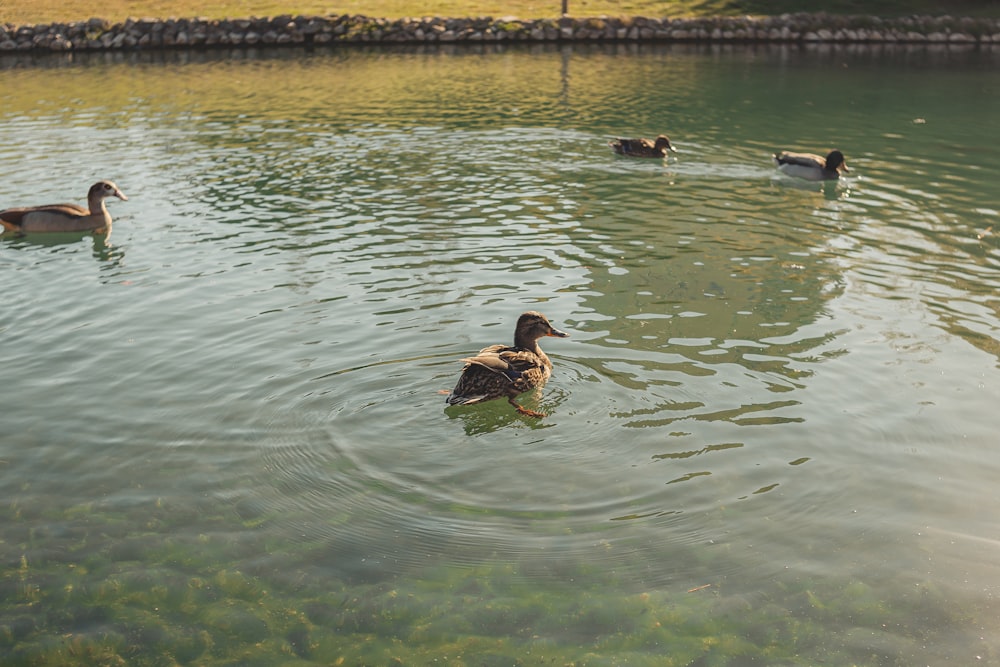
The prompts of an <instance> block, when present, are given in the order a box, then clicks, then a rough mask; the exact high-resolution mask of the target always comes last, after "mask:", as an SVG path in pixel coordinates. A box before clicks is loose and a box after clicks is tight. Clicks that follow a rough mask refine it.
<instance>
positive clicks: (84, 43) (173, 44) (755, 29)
mask: <svg viewBox="0 0 1000 667" xmlns="http://www.w3.org/2000/svg"><path fill="white" fill-rule="evenodd" d="M560 41H584V42H588V41H595V42H596V41H662V42H723V43H733V42H779V43H805V44H810V43H875V44H879V43H882V44H893V43H906V44H921V43H926V44H955V45H965V46H969V45H988V46H992V45H994V44H996V45H997V46H998V48H1000V19H992V18H968V17H952V16H940V17H932V16H910V17H903V18H892V19H888V18H878V17H872V16H837V15H829V14H785V15H782V16H770V17H741V18H728V17H727V18H723V17H719V18H697V19H671V18H662V19H657V18H647V17H597V18H571V17H563V18H559V19H533V20H522V19H518V18H513V17H503V18H487V17H484V18H466V19H456V18H436V17H431V18H412V19H395V20H390V19H382V18H372V17H368V16H360V15H355V16H348V15H343V16H290V15H286V16H277V17H273V18H249V19H226V20H208V19H175V18H168V19H128V20H126V21H125V22H123V23H115V24H112V23H111V22H109V21H106V20H104V19H99V18H92V19H90V20H87V21H78V22H73V23H53V24H42V25H33V26H27V25H25V26H15V25H11V24H0V53H2V52H26V51H57V52H58V51H122V50H132V51H135V50H147V49H149V50H157V49H183V48H213V47H239V46H263V45H275V46H280V45H296V46H302V45H325V44H338V43H361V44H377V43H385V44H399V43H411V44H412V43H417V44H425V43H482V42H492V43H496V42H560Z"/></svg>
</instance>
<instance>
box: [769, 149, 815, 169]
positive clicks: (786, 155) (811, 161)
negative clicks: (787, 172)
mask: <svg viewBox="0 0 1000 667" xmlns="http://www.w3.org/2000/svg"><path fill="white" fill-rule="evenodd" d="M774 162H775V164H777V165H778V166H779V167H780V166H781V165H794V166H796V167H807V168H810V169H825V168H826V159H825V158H823V157H821V156H819V155H813V154H812V153H792V152H790V151H782V152H780V153H775V155H774Z"/></svg>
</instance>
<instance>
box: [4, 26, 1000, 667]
mask: <svg viewBox="0 0 1000 667" xmlns="http://www.w3.org/2000/svg"><path fill="white" fill-rule="evenodd" d="M6 58H7V59H4V60H0V67H2V69H0V88H2V89H3V90H4V91H5V92H6V95H5V97H6V98H7V99H6V100H5V104H4V107H3V109H2V110H0V126H2V127H3V130H4V131H3V136H4V142H3V143H2V145H0V158H2V159H0V165H2V166H0V174H2V182H3V185H2V186H0V207H7V206H14V205H24V204H31V203H48V202H51V201H64V200H74V201H79V200H81V199H82V197H83V196H84V194H85V192H86V189H87V187H89V185H90V184H91V183H92V182H93V181H95V180H98V179H99V178H110V179H113V180H115V181H116V182H117V183H118V185H119V186H120V187H121V188H122V189H123V190H124V192H125V193H126V194H127V195H128V196H129V201H128V202H119V201H117V200H115V201H112V202H111V204H110V208H111V211H112V215H113V216H114V217H115V225H114V229H113V232H112V234H111V235H110V236H109V237H108V238H103V237H93V236H89V235H81V234H76V235H51V236H37V237H34V236H29V237H18V236H12V235H10V234H8V235H5V236H3V237H2V238H0V275H2V277H3V281H4V283H5V284H6V286H7V289H6V292H5V297H4V304H3V307H2V310H0V313H2V318H0V331H2V334H3V341H4V349H5V355H4V377H5V379H6V381H5V382H4V383H3V384H2V387H0V404H2V405H3V406H4V414H3V419H2V421H0V434H2V439H0V494H2V499H3V503H2V508H3V509H2V514H0V517H2V519H0V521H2V524H0V525H2V527H3V531H2V539H0V552H2V555H3V560H2V562H3V570H2V573H3V577H2V585H3V588H4V595H3V596H2V599H3V603H2V605H0V652H3V653H5V654H6V656H7V658H8V660H6V661H5V662H9V663H10V664H99V663H100V664H115V663H116V662H117V661H119V660H125V661H127V662H128V664H167V663H170V662H171V661H174V662H176V663H180V664H197V665H212V664H220V665H221V664H225V665H230V664H241V665H244V664H245V665H250V664H261V665H272V664H279V663H280V664H331V663H335V664H442V663H445V664H452V665H466V664H468V665H494V664H495V665H500V664H521V665H529V664H551V663H553V662H554V663H555V664H564V663H566V662H571V661H577V664H588V665H605V664H606V665H622V664H639V665H647V664H648V665H664V664H667V665H669V664H676V665H688V664H694V665H748V664H767V665H792V664H795V665H815V664H859V665H861V664H863V665H917V664H920V665H923V664H927V665H944V664H971V663H975V664H1000V634H998V632H997V629H996V624H995V619H996V617H997V613H998V611H1000V609H998V606H1000V604H998V602H997V599H996V596H997V594H998V588H997V587H998V586H1000V568H998V567H997V565H996V563H997V548H998V547H997V544H998V543H997V540H998V539H1000V533H998V531H997V526H996V521H995V518H994V517H995V516H996V514H997V511H998V510H1000V495H998V493H997V491H996V479H997V476H998V473H1000V454H998V453H997V452H996V442H997V437H996V432H997V428H998V426H1000V419H998V417H997V415H996V405H997V404H998V399H1000V371H998V352H1000V336H998V329H1000V312H998V301H997V297H996V294H997V288H998V286H1000V274H998V268H1000V241H998V238H1000V237H998V236H997V232H998V231H1000V230H995V229H994V228H995V227H996V226H997V223H998V217H997V216H998V209H997V185H996V174H997V173H998V169H1000V149H998V148H997V147H996V146H995V145H994V141H993V138H994V137H995V136H996V135H997V131H998V130H1000V126H998V125H997V121H996V119H997V118H998V117H1000V74H998V72H1000V70H998V68H997V65H998V59H1000V53H998V52H997V51H996V50H988V51H975V50H956V49H946V48H935V49H925V48H897V49H890V50H873V49H869V48H861V47H836V48H828V47H824V48H817V49H813V50H808V51H800V50H798V49H796V48H789V47H755V48H742V47H726V48H707V47H681V46H674V47H666V46H651V45H646V46H641V47H636V46H630V47H626V46H591V45H586V46H585V45H577V46H574V47H572V48H563V49H558V48H555V47H535V48H528V47H524V48H511V49H506V50H500V49H493V48H484V49H462V48H455V49H448V50H436V49H424V48H419V49H417V48H403V49H399V50H392V49H384V50H378V49H375V50H366V49H344V50H331V51H322V52H315V53H306V52H300V51H292V50H289V51H276V52H261V53H256V54H255V53H246V52H234V53H221V52H220V53H209V54H167V55H163V54H161V55H152V54H148V55H131V56H122V55H116V56H111V55H92V56H79V55H77V56H75V57H51V58H48V57H47V58H40V59H16V58H13V57H6ZM660 132H667V133H669V134H670V136H671V138H672V140H673V141H674V143H675V144H676V145H677V146H678V147H679V148H680V150H681V153H680V154H679V156H678V159H677V160H676V161H675V160H673V159H671V160H670V161H669V162H668V163H664V162H663V161H655V160H654V161H635V160H627V159H624V158H620V157H617V156H614V155H612V154H611V151H610V150H609V149H608V148H607V146H606V145H605V144H606V142H607V140H608V139H609V138H610V137H613V136H616V135H645V136H651V135H655V134H657V133H660ZM834 146H836V147H839V148H841V149H842V150H843V151H844V152H845V154H846V155H847V162H848V165H849V166H850V168H851V170H852V171H851V173H850V175H849V177H848V178H847V179H846V180H844V181H843V182H840V183H836V184H827V185H818V184H804V183H796V182H793V181H790V180H788V179H786V178H783V177H779V176H778V175H776V174H775V172H774V170H773V167H772V166H771V165H770V162H769V154H770V153H771V152H773V151H775V150H780V149H795V150H810V151H816V152H820V151H825V150H826V149H828V148H832V147H834ZM529 309H537V310H541V311H542V312H544V313H545V314H546V315H548V316H549V317H550V318H551V319H552V320H553V323H554V324H555V325H556V326H557V327H559V328H561V329H564V330H566V331H568V332H569V333H570V334H571V338H568V339H546V340H544V341H543V346H544V347H545V349H546V351H547V352H548V354H549V355H550V356H551V357H552V359H553V362H554V364H555V373H554V375H553V378H552V380H550V382H549V383H548V384H547V385H546V386H545V387H544V389H543V390H541V391H540V392H537V393H535V394H529V395H528V396H526V397H523V398H524V401H525V403H526V404H527V405H529V406H530V407H533V408H535V409H540V410H542V411H544V412H547V413H548V416H547V417H546V418H544V419H542V420H535V419H532V418H530V417H525V416H521V415H518V414H516V413H515V412H514V411H513V410H512V409H511V407H510V406H509V405H507V404H506V402H504V401H495V402H492V403H489V404H485V405H481V406H476V407H470V408H448V409H445V403H444V397H443V396H442V395H441V394H440V393H439V392H440V391H442V390H445V391H446V390H448V389H450V388H451V386H452V385H453V384H454V382H455V380H456V378H457V374H458V372H459V370H460V368H461V363H460V362H459V359H461V358H462V357H463V356H467V355H468V354H470V353H471V352H475V351H476V350H478V349H479V348H481V347H483V346H485V345H488V344H492V343H495V342H506V341H508V340H509V339H510V338H511V335H512V328H513V323H514V321H515V320H516V317H517V315H518V314H519V313H520V312H522V311H524V310H529ZM338 661H342V662H339V663H338Z"/></svg>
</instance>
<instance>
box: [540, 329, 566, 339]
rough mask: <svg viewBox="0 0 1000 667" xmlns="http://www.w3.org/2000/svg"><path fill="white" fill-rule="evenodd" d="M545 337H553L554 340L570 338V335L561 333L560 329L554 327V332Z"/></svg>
mask: <svg viewBox="0 0 1000 667" xmlns="http://www.w3.org/2000/svg"><path fill="white" fill-rule="evenodd" d="M545 335H546V336H552V337H553V338H569V334H568V333H566V332H565V331H559V329H556V328H555V327H553V328H552V331H550V332H549V333H547V334H545Z"/></svg>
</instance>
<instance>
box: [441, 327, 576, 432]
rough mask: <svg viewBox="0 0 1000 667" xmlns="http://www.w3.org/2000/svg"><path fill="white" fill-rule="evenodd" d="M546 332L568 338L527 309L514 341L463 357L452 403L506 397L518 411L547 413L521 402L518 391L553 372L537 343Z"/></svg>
mask: <svg viewBox="0 0 1000 667" xmlns="http://www.w3.org/2000/svg"><path fill="white" fill-rule="evenodd" d="M544 336H555V337H557V338H565V337H567V336H569V334H567V333H565V332H563V331H559V330H558V329H556V328H555V327H553V326H552V325H551V324H550V323H549V321H548V320H547V319H546V318H545V316H544V315H542V314H541V313H539V312H536V311H528V312H526V313H524V314H522V315H521V316H520V317H519V318H518V320H517V326H516V327H515V329H514V344H513V345H504V344H502V343H501V344H498V345H490V346H489V347H484V348H483V349H482V350H480V351H479V354H477V355H476V356H474V357H469V358H467V359H462V361H464V362H465V367H464V368H463V369H462V375H461V377H459V378H458V383H457V384H456V385H455V388H454V389H452V391H451V394H449V395H448V398H447V399H446V400H447V402H448V404H449V405H472V404H475V403H482V402H483V401H489V400H493V399H495V398H506V399H507V402H508V403H510V404H511V405H513V406H514V407H515V408H517V411H518V412H520V413H521V414H524V415H529V416H531V417H544V416H545V415H544V414H542V413H540V412H535V411H534V410H529V409H527V408H524V407H522V406H520V405H518V403H517V401H516V400H515V399H516V398H517V396H518V394H521V393H523V392H526V391H529V390H531V389H534V388H535V387H540V386H542V385H543V384H545V381H546V380H548V379H549V376H550V375H551V374H552V362H551V361H550V360H549V358H548V356H546V354H545V353H544V352H542V348H540V347H539V346H538V339H539V338H542V337H544Z"/></svg>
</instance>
